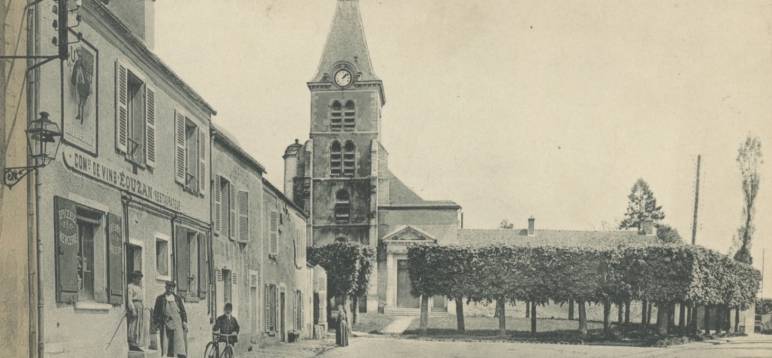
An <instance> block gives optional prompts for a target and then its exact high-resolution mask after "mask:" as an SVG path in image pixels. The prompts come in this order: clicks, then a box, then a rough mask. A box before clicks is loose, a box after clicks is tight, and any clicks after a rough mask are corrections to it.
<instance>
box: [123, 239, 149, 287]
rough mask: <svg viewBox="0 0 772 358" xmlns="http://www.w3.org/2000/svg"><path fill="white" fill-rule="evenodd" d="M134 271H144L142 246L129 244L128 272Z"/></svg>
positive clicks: (127, 255) (127, 252)
mask: <svg viewBox="0 0 772 358" xmlns="http://www.w3.org/2000/svg"><path fill="white" fill-rule="evenodd" d="M134 271H140V272H142V247H141V246H138V245H132V244H128V246H127V247H126V273H127V274H131V273H132V272H134ZM142 273H143V274H145V273H144V272H142ZM126 282H128V280H127V281H126Z"/></svg>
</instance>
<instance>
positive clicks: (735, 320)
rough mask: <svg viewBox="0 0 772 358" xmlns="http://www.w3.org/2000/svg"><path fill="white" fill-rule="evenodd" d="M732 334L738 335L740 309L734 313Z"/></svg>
mask: <svg viewBox="0 0 772 358" xmlns="http://www.w3.org/2000/svg"><path fill="white" fill-rule="evenodd" d="M734 333H740V307H737V308H735V311H734Z"/></svg>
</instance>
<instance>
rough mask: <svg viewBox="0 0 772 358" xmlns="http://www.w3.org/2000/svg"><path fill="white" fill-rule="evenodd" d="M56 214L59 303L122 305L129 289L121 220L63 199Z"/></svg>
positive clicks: (55, 209)
mask: <svg viewBox="0 0 772 358" xmlns="http://www.w3.org/2000/svg"><path fill="white" fill-rule="evenodd" d="M54 213H55V214H54V215H55V217H54V218H55V221H54V232H55V238H54V240H55V246H56V248H55V251H54V252H56V255H55V264H56V271H55V274H56V276H55V279H56V299H57V302H59V303H75V302H78V301H96V302H100V303H112V304H116V305H117V304H121V303H122V302H123V291H124V289H125V281H124V272H123V270H124V265H123V254H124V242H123V238H122V233H123V229H122V228H123V226H122V221H121V218H120V217H119V216H117V215H113V214H105V213H103V212H101V211H98V210H94V209H92V208H89V207H87V206H85V205H80V204H78V203H75V202H73V201H70V200H67V199H64V198H60V197H55V198H54ZM105 228H107V230H105Z"/></svg>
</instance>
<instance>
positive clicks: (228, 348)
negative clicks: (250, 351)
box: [220, 346, 233, 358]
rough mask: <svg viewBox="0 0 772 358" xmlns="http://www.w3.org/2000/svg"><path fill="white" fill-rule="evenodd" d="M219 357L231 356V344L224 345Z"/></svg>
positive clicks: (230, 357)
mask: <svg viewBox="0 0 772 358" xmlns="http://www.w3.org/2000/svg"><path fill="white" fill-rule="evenodd" d="M220 358H233V348H231V346H226V347H225V348H224V349H223V350H222V355H221V356H220Z"/></svg>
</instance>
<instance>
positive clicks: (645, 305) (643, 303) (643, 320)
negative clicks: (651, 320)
mask: <svg viewBox="0 0 772 358" xmlns="http://www.w3.org/2000/svg"><path fill="white" fill-rule="evenodd" d="M648 307H649V304H648V301H646V300H643V301H641V326H643V327H644V328H646V310H647V309H648Z"/></svg>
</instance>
